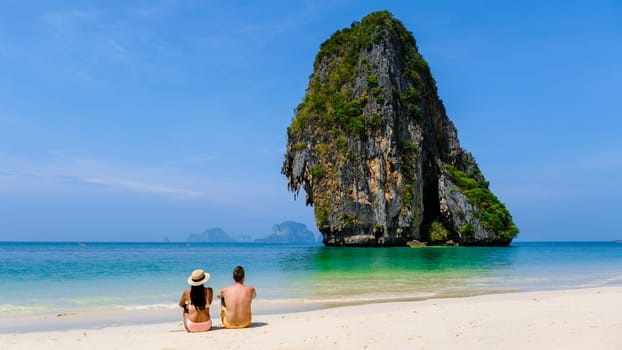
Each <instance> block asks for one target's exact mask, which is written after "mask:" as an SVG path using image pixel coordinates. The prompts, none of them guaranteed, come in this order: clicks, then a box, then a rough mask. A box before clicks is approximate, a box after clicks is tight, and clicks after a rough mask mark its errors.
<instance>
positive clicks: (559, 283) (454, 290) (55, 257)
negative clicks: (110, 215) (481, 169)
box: [0, 242, 622, 318]
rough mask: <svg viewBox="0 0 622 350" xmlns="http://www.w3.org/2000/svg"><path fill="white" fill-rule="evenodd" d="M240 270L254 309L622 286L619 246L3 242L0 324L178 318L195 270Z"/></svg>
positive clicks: (218, 278) (225, 274)
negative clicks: (175, 312) (114, 316)
mask: <svg viewBox="0 0 622 350" xmlns="http://www.w3.org/2000/svg"><path fill="white" fill-rule="evenodd" d="M237 265H242V266H244V268H245V269H246V274H247V277H246V283H247V284H249V285H253V286H255V287H256V288H257V300H256V301H255V303H254V305H255V306H254V307H255V312H257V313H262V312H263V313H272V312H287V311H292V310H293V311H295V310H303V309H314V308H323V307H330V306H333V305H344V304H359V303H369V302H380V301H389V300H416V299H428V298H437V297H447V296H468V295H478V294H488V293H502V292H514V291H534V290H553V289H569V288H586V287H600V286H609V285H622V244H619V243H616V242H514V243H512V244H511V245H510V246H509V247H426V248H408V247H393V248H336V247H324V246H323V245H321V244H280V243H190V244H189V243H186V242H166V243H161V242H158V243H155V242H122V243H120V242H0V280H2V281H3V282H2V284H1V285H0V318H1V317H4V318H7V317H16V316H18V315H22V316H23V315H32V316H36V315H48V314H61V313H68V312H84V311H93V310H119V309H121V310H148V309H175V308H177V302H178V299H179V297H180V295H181V293H182V291H183V290H184V289H185V288H187V287H188V286H187V285H186V279H187V277H188V275H189V274H190V273H191V272H192V270H194V269H198V268H201V269H204V270H206V271H208V272H209V273H210V274H211V276H212V277H211V279H210V280H209V281H208V282H207V284H206V286H210V287H212V288H214V290H215V291H216V292H218V290H219V289H220V288H222V287H224V286H226V285H229V284H231V283H232V280H231V272H232V270H233V268H234V267H235V266H237Z"/></svg>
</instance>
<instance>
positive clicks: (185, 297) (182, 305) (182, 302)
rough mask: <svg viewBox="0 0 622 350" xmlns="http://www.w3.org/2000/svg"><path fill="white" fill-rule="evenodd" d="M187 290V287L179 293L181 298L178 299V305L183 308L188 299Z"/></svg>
mask: <svg viewBox="0 0 622 350" xmlns="http://www.w3.org/2000/svg"><path fill="white" fill-rule="evenodd" d="M189 292H190V290H189V289H186V290H184V292H183V293H182V294H181V299H179V307H183V308H184V310H185V309H186V301H187V300H188V299H190V298H189V297H188V294H189Z"/></svg>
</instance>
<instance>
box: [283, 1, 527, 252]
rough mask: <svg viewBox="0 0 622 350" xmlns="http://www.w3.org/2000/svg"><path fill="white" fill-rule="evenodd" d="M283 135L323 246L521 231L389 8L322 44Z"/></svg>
mask: <svg viewBox="0 0 622 350" xmlns="http://www.w3.org/2000/svg"><path fill="white" fill-rule="evenodd" d="M287 134H288V143H287V151H286V155H285V161H284V163H283V168H282V173H283V174H284V175H286V176H287V179H288V187H289V189H290V190H291V191H293V192H294V194H295V195H294V196H297V194H298V193H299V191H300V188H301V187H302V188H304V190H305V192H306V202H307V204H308V205H313V207H314V211H315V217H316V223H317V226H318V229H319V230H320V232H321V233H322V235H323V241H324V244H326V245H346V246H387V245H405V244H406V243H407V242H408V241H411V240H417V241H421V242H426V243H429V244H452V243H456V244H461V245H507V244H509V243H510V242H511V240H512V238H513V237H514V236H515V235H516V234H517V233H518V229H517V228H516V226H515V225H514V223H513V222H512V218H511V216H510V213H509V212H508V210H507V209H506V208H505V206H504V205H503V204H502V203H501V202H500V201H499V200H498V199H497V197H496V196H495V195H494V194H492V193H491V192H490V190H489V189H488V182H487V181H486V180H485V178H484V176H483V174H482V173H481V171H480V170H479V168H478V166H477V163H476V162H475V159H474V158H473V157H472V156H471V154H470V153H468V152H467V151H465V150H464V149H462V148H461V147H460V144H459V141H458V136H457V132H456V128H455V127H454V124H453V123H452V122H451V121H450V120H449V119H448V118H447V116H446V114H445V108H444V106H443V103H442V102H441V100H440V99H439V97H438V95H437V89H436V83H435V81H434V78H433V77H432V75H431V73H430V69H429V67H428V65H427V63H426V62H425V60H424V59H423V57H422V56H421V55H420V54H419V53H418V51H417V46H416V42H415V39H414V37H413V36H412V34H411V33H410V32H408V31H407V30H406V29H405V28H404V26H403V25H402V23H401V22H399V21H398V20H397V19H395V18H394V17H393V16H392V15H391V14H390V13H389V12H387V11H381V12H376V13H372V14H370V15H368V16H367V17H365V18H363V20H362V21H361V22H360V23H358V22H355V23H353V24H352V26H351V27H350V28H347V29H343V30H340V31H337V32H336V33H335V34H333V35H332V36H331V38H330V39H329V40H327V41H326V42H324V43H323V44H322V46H321V48H320V51H319V53H318V54H317V56H316V59H315V63H314V71H313V74H312V75H311V77H310V81H309V86H308V89H307V93H306V94H305V97H304V100H303V102H302V103H301V104H300V105H298V107H297V108H296V116H295V118H294V119H293V120H292V123H291V125H290V127H289V128H288V130H287Z"/></svg>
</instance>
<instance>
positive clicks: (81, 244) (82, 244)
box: [78, 242, 86, 247]
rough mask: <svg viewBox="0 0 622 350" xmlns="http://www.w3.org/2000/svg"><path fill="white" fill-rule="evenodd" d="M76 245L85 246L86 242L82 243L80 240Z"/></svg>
mask: <svg viewBox="0 0 622 350" xmlns="http://www.w3.org/2000/svg"><path fill="white" fill-rule="evenodd" d="M78 245H79V246H80V247H86V243H82V242H80V243H78Z"/></svg>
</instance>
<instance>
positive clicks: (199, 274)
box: [188, 270, 210, 286]
mask: <svg viewBox="0 0 622 350" xmlns="http://www.w3.org/2000/svg"><path fill="white" fill-rule="evenodd" d="M209 278H210V275H209V273H207V272H204V271H203V270H194V271H192V275H190V277H188V284H189V285H191V286H200V285H202V284H203V283H205V282H207V280H209Z"/></svg>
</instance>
